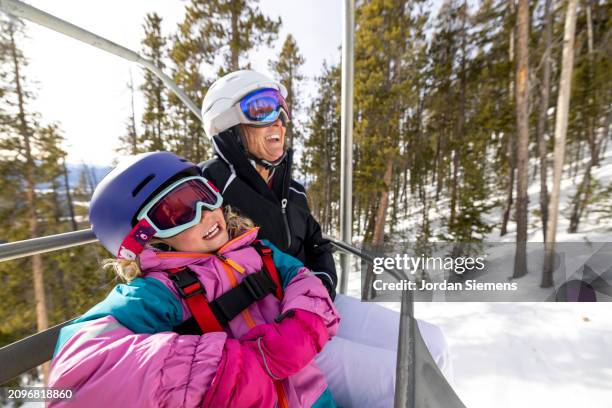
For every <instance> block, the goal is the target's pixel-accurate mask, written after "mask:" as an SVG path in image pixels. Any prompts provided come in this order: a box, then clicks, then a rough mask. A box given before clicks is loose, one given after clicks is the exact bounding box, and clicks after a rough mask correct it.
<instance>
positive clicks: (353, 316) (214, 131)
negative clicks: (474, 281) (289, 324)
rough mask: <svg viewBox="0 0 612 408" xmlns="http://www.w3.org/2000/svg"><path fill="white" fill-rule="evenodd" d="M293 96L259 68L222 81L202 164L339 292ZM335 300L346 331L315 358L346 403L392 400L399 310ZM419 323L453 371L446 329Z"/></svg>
mask: <svg viewBox="0 0 612 408" xmlns="http://www.w3.org/2000/svg"><path fill="white" fill-rule="evenodd" d="M286 96H287V91H286V89H285V87H284V86H283V85H282V84H280V83H278V82H276V81H274V80H273V79H271V78H268V77H267V76H265V75H263V74H260V73H258V72H255V71H250V70H241V71H236V72H233V73H230V74H228V75H226V76H224V77H222V78H219V79H218V80H217V81H215V83H213V85H212V86H211V87H210V89H209V90H208V93H207V94H206V96H205V98H204V102H203V106H202V116H203V120H204V130H205V131H206V134H207V135H208V136H209V137H210V138H211V139H212V143H213V146H214V150H215V153H216V155H217V157H216V158H214V159H212V160H209V161H207V162H204V163H202V164H200V166H201V167H202V170H203V175H204V177H206V178H208V179H210V180H212V181H213V182H214V183H215V184H216V185H218V186H219V188H220V189H221V192H222V195H223V198H224V200H225V202H227V203H228V204H229V205H231V206H232V207H233V208H235V209H238V210H239V211H240V212H241V213H242V214H243V215H245V216H247V217H249V218H251V219H252V220H253V221H254V222H255V223H256V224H257V225H260V226H261V230H260V236H261V237H262V238H266V239H268V240H269V241H270V242H272V243H273V244H274V245H276V246H278V247H279V248H280V249H281V250H282V251H284V252H287V253H289V254H290V255H293V256H294V257H296V258H298V259H300V260H301V261H302V262H303V263H304V265H305V266H306V267H307V268H309V269H310V270H312V271H314V272H315V273H317V276H318V277H319V278H320V279H321V281H322V282H323V283H324V285H325V286H326V287H327V289H328V290H329V291H330V296H331V297H332V298H334V294H335V293H334V292H335V288H336V283H337V277H336V270H335V267H334V262H333V258H332V255H331V251H330V245H329V243H328V242H327V241H326V240H324V239H323V238H322V235H321V228H320V226H319V224H318V223H317V222H316V220H315V219H314V218H313V216H312V214H311V213H310V209H309V207H308V202H307V200H306V194H305V190H304V187H303V186H302V185H301V184H299V183H298V182H296V181H295V180H293V179H291V157H292V150H291V149H290V148H288V147H287V146H286V144H285V131H286V123H287V121H289V120H290V119H291V118H290V117H289V114H288V111H289V110H288V107H287V104H286V102H285V97H286ZM335 303H336V307H337V309H338V311H339V313H340V315H341V316H342V320H341V323H340V327H339V330H338V335H337V336H336V337H335V338H334V340H333V341H331V342H330V343H329V344H328V345H327V346H326V347H325V348H324V349H323V351H322V352H321V353H320V354H319V355H318V356H317V357H316V360H315V361H316V363H317V365H318V366H319V367H320V368H321V370H322V371H323V372H324V373H325V375H326V378H327V381H328V384H329V388H330V390H331V392H332V395H333V396H334V399H335V400H336V402H337V403H338V405H340V406H346V407H359V406H363V407H389V406H392V405H393V396H394V385H395V364H396V357H397V338H398V330H399V314H398V313H396V312H393V311H391V310H388V309H385V308H382V307H380V306H378V305H375V304H370V303H361V302H359V301H358V300H356V299H353V298H350V297H347V296H342V295H338V296H337V297H336V298H335ZM418 323H419V328H420V330H421V334H422V335H423V338H424V340H425V342H426V344H427V345H428V348H429V350H430V352H431V354H432V356H433V358H434V360H435V361H436V363H437V364H438V366H439V367H440V368H441V369H442V370H443V371H446V373H447V374H448V372H449V369H450V360H449V358H448V350H447V346H446V342H445V340H444V337H443V336H442V333H441V331H440V330H439V329H438V328H437V327H435V326H433V325H431V324H428V323H426V322H422V321H419V322H418Z"/></svg>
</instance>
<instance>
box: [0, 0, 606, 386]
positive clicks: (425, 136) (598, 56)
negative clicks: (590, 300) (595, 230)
mask: <svg viewBox="0 0 612 408" xmlns="http://www.w3.org/2000/svg"><path fill="white" fill-rule="evenodd" d="M184 7H185V14H184V20H183V21H182V22H181V23H180V24H179V25H178V26H177V27H175V29H174V31H173V32H172V33H171V34H170V35H168V34H166V35H164V34H162V29H161V27H162V21H163V17H162V16H160V15H159V14H157V13H155V12H151V13H149V14H147V16H146V19H145V20H144V21H142V22H135V24H141V25H142V42H141V49H140V50H138V51H140V53H141V55H143V56H145V57H146V58H148V59H150V60H152V61H153V62H154V63H155V64H156V65H157V66H158V67H160V68H162V69H163V70H164V71H165V72H167V73H168V74H169V75H170V76H171V77H172V78H173V79H174V81H175V82H176V83H177V84H178V85H179V87H181V88H182V89H183V90H184V91H185V92H186V94H187V95H188V96H189V97H190V98H191V99H192V100H194V101H195V102H196V104H198V105H200V104H201V101H202V99H203V97H204V95H205V94H206V91H207V89H208V86H210V84H211V83H212V82H213V81H214V80H215V79H216V78H217V77H218V76H220V75H223V74H224V73H227V72H231V71H234V70H237V69H243V68H248V67H250V64H249V61H250V59H251V58H254V57H255V56H254V54H253V50H254V49H255V46H256V44H266V45H267V46H269V47H271V46H272V45H274V44H282V46H281V48H280V49H281V51H280V53H279V54H278V55H277V58H276V59H275V60H273V61H270V62H269V71H270V72H271V73H273V74H274V75H275V76H276V77H277V79H278V80H280V81H281V82H282V83H283V84H284V85H285V86H286V87H287V89H288V91H289V94H288V98H287V102H288V104H289V106H290V108H291V110H292V112H291V115H292V117H294V118H297V119H296V120H294V121H292V122H290V123H289V126H288V129H287V135H288V136H287V137H288V142H289V143H290V144H291V146H292V147H293V148H294V150H296V151H297V152H299V156H300V158H301V159H300V161H299V165H298V168H296V169H294V177H295V178H296V179H297V180H300V181H302V182H303V183H304V184H305V186H306V188H307V193H308V199H309V203H310V206H311V209H312V210H313V213H314V214H315V217H316V218H317V219H318V221H319V222H320V224H321V227H322V229H323V231H325V232H327V233H328V234H330V235H332V236H334V235H337V234H336V232H337V231H338V223H339V200H340V191H339V187H340V112H341V98H340V95H341V66H340V65H339V64H338V63H334V62H331V61H330V62H327V63H325V64H323V66H322V67H321V70H320V73H319V75H318V76H317V77H316V78H315V80H316V81H315V83H316V90H315V91H316V92H315V94H316V96H315V97H314V98H307V97H306V95H307V92H306V91H305V89H304V83H305V79H306V78H305V76H304V74H303V73H302V70H301V67H302V65H303V64H304V61H305V57H304V56H303V55H302V53H301V51H300V47H299V44H298V43H297V42H296V40H295V38H294V37H293V36H292V35H287V36H286V37H285V38H279V35H278V33H279V28H280V27H281V25H282V21H281V20H280V19H277V20H274V19H271V18H269V17H268V16H266V15H264V14H262V13H261V11H260V10H259V9H258V2H257V1H256V0H232V1H222V0H214V1H203V0H189V1H186V2H184ZM611 11H612V2H610V1H607V0H580V1H577V0H563V1H562V0H541V1H533V0H532V1H528V0H512V1H504V0H477V1H472V2H468V1H466V0H444V1H436V2H432V1H429V0H411V1H401V0H359V1H357V2H356V26H355V88H354V117H353V128H354V146H353V157H354V163H353V166H354V180H353V190H354V192H353V220H354V223H353V234H354V235H355V236H356V240H357V241H358V243H360V244H364V245H365V244H369V245H374V246H376V245H380V244H383V243H384V242H387V241H392V240H394V239H399V238H402V239H409V240H412V241H414V242H416V244H417V245H426V244H427V243H428V242H432V241H446V242H463V243H465V242H470V243H478V242H483V241H484V240H487V239H492V237H493V236H494V237H495V238H498V237H503V236H505V235H507V234H509V233H510V232H511V231H512V232H513V233H515V234H516V243H517V255H516V262H515V269H514V277H520V276H521V275H523V274H525V273H527V270H526V266H525V265H526V263H525V257H526V254H525V252H524V250H523V252H521V248H524V247H525V243H526V242H527V241H528V240H532V239H535V240H538V241H545V242H555V238H556V234H557V231H558V228H557V219H564V220H566V222H565V223H564V224H563V225H566V224H567V225H568V227H567V231H563V232H567V233H570V234H572V233H579V232H580V231H581V227H582V226H583V225H584V223H585V220H586V219H587V218H588V217H591V222H595V223H603V224H604V225H607V226H608V230H607V231H609V230H610V229H612V224H610V222H609V219H610V217H612V178H603V179H599V178H598V177H597V176H596V174H597V169H598V168H600V167H601V166H602V162H603V161H604V158H605V157H606V152H608V150H610V149H611V147H610V146H609V145H611V144H612V143H611V140H610V139H611V138H612V132H611V131H610V120H611V118H612V75H610V73H611V72H612V67H611V65H612V41H611V37H612V21H611V18H610V17H611V16H610V14H611ZM0 26H1V27H0V152H1V154H0V168H1V173H0V240H2V241H3V242H14V241H18V240H24V239H28V238H33V237H41V236H46V235H51V234H57V233H62V232H67V231H75V230H79V229H84V228H88V227H89V224H88V220H87V216H86V215H87V202H88V201H89V198H90V197H91V194H92V191H93V188H94V187H95V178H93V177H92V172H90V171H88V170H87V169H85V170H84V171H83V172H82V173H81V177H80V180H79V182H78V183H76V184H75V185H71V183H70V181H69V177H68V170H67V169H68V164H67V162H66V157H67V152H66V150H65V147H64V140H65V139H64V135H63V131H62V127H61V123H57V122H54V119H53V118H43V117H41V114H40V113H38V112H36V111H34V110H33V108H32V101H33V100H34V99H35V98H36V90H37V84H36V78H29V77H26V75H25V74H24V67H26V66H27V64H28V55H26V54H25V53H24V52H23V49H22V47H21V44H22V43H23V40H24V36H26V35H27V27H26V24H24V23H23V22H21V21H19V20H17V19H9V18H8V17H6V16H5V15H1V16H0ZM338 46H340V44H338ZM339 52H340V51H339ZM203 66H206V67H208V68H210V67H213V70H210V69H208V70H206V72H214V73H215V74H214V75H208V76H207V75H205V74H204V73H203V72H204V70H203V69H202V67H203ZM144 75H145V80H144V83H143V84H142V85H141V86H135V85H134V84H133V83H130V84H128V90H129V92H130V94H131V95H132V100H133V99H134V97H135V96H136V95H140V96H141V97H142V98H143V99H144V101H145V106H144V112H142V113H138V112H136V111H135V109H134V108H133V104H132V110H131V112H129V114H127V115H126V117H125V118H124V119H125V131H124V133H123V134H122V135H119V136H120V137H121V145H120V146H118V147H117V149H118V153H119V152H121V153H122V154H135V153H140V152H146V151H154V150H167V151H172V152H175V153H177V154H179V155H181V156H184V157H186V158H188V159H190V160H191V161H194V162H196V163H197V162H200V161H202V160H205V159H208V158H210V157H212V154H213V152H212V147H211V145H210V142H209V139H208V138H207V136H206V135H205V134H204V130H203V128H202V126H201V124H200V122H199V120H198V119H197V118H196V117H195V116H194V115H193V114H191V112H190V111H189V110H188V109H187V107H185V106H184V105H183V104H182V102H181V101H180V100H178V98H177V97H176V96H175V95H174V94H172V93H171V92H170V91H169V90H167V89H166V88H165V86H164V85H163V84H162V83H161V81H160V80H159V79H157V78H156V77H155V76H153V75H152V74H151V73H148V72H146V73H145V74H144ZM305 112H308V114H305ZM562 180H572V182H571V183H572V185H573V186H574V187H575V188H574V189H573V190H572V191H573V193H572V194H571V195H570V196H569V197H567V200H560V192H559V184H560V183H561V181H562ZM73 184H74V183H73ZM530 185H535V186H537V189H538V194H537V201H538V204H537V206H536V208H535V209H533V208H532V209H531V210H530V208H529V195H528V188H529V186H530ZM551 203H552V205H551ZM551 209H552V211H551ZM408 225H409V226H408ZM533 231H538V232H537V234H534V233H531V235H530V232H533ZM536 235H537V236H536ZM107 257H109V254H108V253H106V251H105V250H104V249H103V248H102V247H101V246H99V245H97V244H96V245H87V246H82V247H76V248H72V249H69V250H64V251H58V252H53V253H50V254H44V255H34V256H32V257H30V258H24V259H21V260H15V261H10V262H4V263H0V279H1V281H2V285H0V299H2V301H1V302H0V316H2V317H3V318H2V320H0V346H2V345H6V344H9V343H11V342H14V341H16V340H18V339H20V338H23V337H25V336H27V335H29V334H32V333H33V332H36V331H41V330H44V329H46V328H48V327H50V326H52V325H55V324H58V323H60V322H63V321H65V320H68V319H70V318H72V317H74V316H76V315H78V314H79V313H82V312H84V311H85V310H87V309H88V308H89V307H91V306H92V305H93V304H95V303H97V301H98V300H99V299H100V298H102V297H103V296H104V295H105V294H106V293H107V292H108V291H109V290H110V289H111V288H112V287H113V286H114V285H115V284H116V283H117V280H116V278H115V277H114V276H113V274H112V272H111V271H106V270H103V269H102V268H101V267H100V264H101V261H102V260H103V259H104V258H107ZM544 272H546V271H544ZM546 285H548V286H550V285H552V277H551V275H550V273H543V274H542V286H546ZM37 375H38V373H37V372H35V371H33V372H32V373H31V374H30V376H31V378H35V377H36V376H37ZM43 375H44V371H43Z"/></svg>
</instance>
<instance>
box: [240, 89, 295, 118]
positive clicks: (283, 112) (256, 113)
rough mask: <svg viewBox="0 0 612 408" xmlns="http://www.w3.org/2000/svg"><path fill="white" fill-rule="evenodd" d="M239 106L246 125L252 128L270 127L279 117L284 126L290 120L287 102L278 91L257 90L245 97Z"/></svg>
mask: <svg viewBox="0 0 612 408" xmlns="http://www.w3.org/2000/svg"><path fill="white" fill-rule="evenodd" d="M239 106H240V112H241V113H242V115H243V116H244V118H245V119H246V123H247V124H249V125H251V126H268V125H270V124H271V123H272V122H274V121H276V119H278V118H279V116H280V117H281V120H282V121H283V125H286V123H287V122H288V121H289V120H290V118H289V108H288V107H287V102H285V98H283V95H282V94H281V92H280V91H279V90H278V89H274V88H263V89H257V90H255V91H253V92H251V93H248V94H247V95H245V96H244V97H243V98H242V99H241V100H240V104H239ZM243 123H245V122H244V121H243Z"/></svg>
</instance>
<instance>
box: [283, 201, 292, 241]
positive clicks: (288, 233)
mask: <svg viewBox="0 0 612 408" xmlns="http://www.w3.org/2000/svg"><path fill="white" fill-rule="evenodd" d="M281 213H282V214H283V222H284V223H285V234H287V249H289V248H290V247H291V230H290V229H289V220H288V219H287V199H286V198H283V200H282V201H281Z"/></svg>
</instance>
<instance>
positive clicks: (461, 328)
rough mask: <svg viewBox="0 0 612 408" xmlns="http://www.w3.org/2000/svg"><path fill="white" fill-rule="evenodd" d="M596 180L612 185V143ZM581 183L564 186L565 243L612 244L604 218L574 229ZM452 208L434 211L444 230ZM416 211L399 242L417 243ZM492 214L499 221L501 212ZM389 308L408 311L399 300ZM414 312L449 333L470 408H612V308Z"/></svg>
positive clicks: (534, 237) (477, 306) (611, 229)
mask: <svg viewBox="0 0 612 408" xmlns="http://www.w3.org/2000/svg"><path fill="white" fill-rule="evenodd" d="M567 170H568V167H567V166H566V171H567ZM593 176H594V178H595V179H597V180H598V181H599V182H600V183H601V185H602V186H608V185H610V183H612V144H610V146H608V149H607V151H606V152H605V154H604V158H603V160H602V162H601V165H600V166H599V167H597V168H594V169H593ZM581 178H582V172H581V171H579V172H578V176H577V178H574V177H572V178H568V177H567V175H566V176H565V178H564V180H563V182H562V184H561V206H560V210H561V211H560V217H559V225H558V229H557V230H558V234H557V242H572V241H573V242H576V241H579V242H611V241H612V220H611V219H604V220H598V216H597V215H596V214H587V215H586V216H585V218H584V219H583V220H581V223H580V227H579V232H578V233H576V234H569V233H567V232H566V231H567V227H568V225H569V220H568V217H569V211H568V207H569V200H570V197H571V196H572V195H573V194H574V192H575V190H576V187H577V185H578V183H579V182H580V180H581ZM551 179H552V174H549V180H551ZM530 181H531V186H530V188H529V210H530V226H529V234H528V236H529V238H528V239H529V241H531V242H538V241H541V240H542V238H541V237H542V230H541V227H540V225H539V218H538V217H537V216H535V215H534V214H533V211H534V210H537V209H538V207H539V201H538V195H539V179H537V178H536V179H534V178H532V177H530ZM498 198H499V197H495V198H492V200H493V199H498ZM447 206H448V205H447V203H444V202H442V200H441V201H440V202H439V203H438V205H436V206H433V208H432V211H431V213H430V215H431V216H432V219H433V221H434V222H433V223H434V225H440V224H439V221H440V218H442V217H443V215H444V213H443V211H444V210H443V209H444V208H445V207H447ZM411 210H412V211H411V214H410V215H409V216H408V217H407V218H406V219H405V220H404V221H403V222H402V224H401V225H400V226H399V228H398V230H399V232H398V234H397V235H398V236H397V238H398V239H409V240H414V238H415V231H417V228H416V227H417V226H418V223H419V215H418V214H419V213H420V208H419V207H418V204H417V205H414V206H413V207H411ZM488 217H489V220H493V221H494V222H499V220H501V210H500V209H499V208H498V209H496V211H495V212H492V214H489V216H488ZM515 226H516V225H515V224H514V222H512V221H511V222H510V223H509V224H508V227H509V228H508V230H509V233H508V235H506V236H505V237H500V236H499V227H497V228H496V229H495V230H494V231H492V232H491V233H490V234H489V236H488V237H486V239H485V241H489V242H494V241H497V242H500V241H504V242H513V241H514V240H515V239H516V235H515ZM354 265H355V267H354V269H353V271H354V272H352V273H351V274H350V277H349V287H348V294H349V295H351V296H354V297H360V273H359V265H358V264H357V263H355V264H354ZM537 275H539V274H537ZM522 279H527V280H529V281H533V282H536V281H538V280H539V276H536V273H531V272H530V273H529V274H528V275H527V276H526V277H525V278H522ZM534 286H535V283H534ZM382 305H383V306H385V307H389V308H391V309H394V310H397V311H399V309H400V305H399V303H382ZM414 310H415V316H416V317H417V318H419V319H423V320H426V321H428V322H430V323H433V324H436V325H437V326H438V327H440V328H441V329H442V331H443V332H444V334H445V337H446V340H447V342H448V345H449V349H450V353H451V359H452V362H453V367H454V378H453V379H451V383H452V384H453V386H454V388H455V390H456V392H457V394H458V395H459V397H460V398H461V400H462V401H463V402H464V404H465V405H466V406H467V407H468V408H491V407H495V408H511V407H512V408H515V407H524V408H531V407H537V408H540V407H555V408H575V407H589V408H604V407H605V408H609V407H610V406H612V319H611V318H610V316H612V303H609V302H604V303H544V302H540V303H527V302H524V303H486V302H469V303H416V304H415V307H414Z"/></svg>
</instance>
